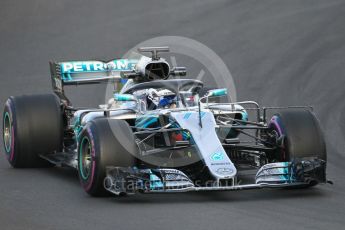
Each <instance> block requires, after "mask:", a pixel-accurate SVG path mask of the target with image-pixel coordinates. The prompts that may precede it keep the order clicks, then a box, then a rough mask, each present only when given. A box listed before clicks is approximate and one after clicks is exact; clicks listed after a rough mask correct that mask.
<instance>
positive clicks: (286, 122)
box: [268, 110, 327, 161]
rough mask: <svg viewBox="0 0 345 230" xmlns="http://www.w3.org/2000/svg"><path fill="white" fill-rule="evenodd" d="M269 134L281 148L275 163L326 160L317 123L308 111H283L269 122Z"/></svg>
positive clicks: (324, 146)
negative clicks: (270, 133) (297, 160)
mask: <svg viewBox="0 0 345 230" xmlns="http://www.w3.org/2000/svg"><path fill="white" fill-rule="evenodd" d="M268 126H269V128H270V129H271V132H273V133H275V134H274V135H275V136H276V139H277V140H279V139H280V140H279V142H280V144H281V146H280V148H278V150H277V151H276V155H275V157H274V158H275V160H276V161H294V160H296V159H303V158H318V159H321V160H324V161H326V160H327V151H326V144H325V140H324V137H323V133H322V131H321V128H320V124H319V121H318V120H317V118H316V117H315V115H314V114H313V113H312V112H310V111H309V110H285V111H281V112H280V113H277V114H275V115H274V116H273V117H272V119H271V121H270V122H269V125H268Z"/></svg>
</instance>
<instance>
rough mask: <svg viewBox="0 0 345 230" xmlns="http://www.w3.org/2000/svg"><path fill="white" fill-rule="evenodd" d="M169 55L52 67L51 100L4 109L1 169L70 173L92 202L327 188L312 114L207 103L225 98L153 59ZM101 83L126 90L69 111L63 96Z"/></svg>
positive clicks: (32, 99)
mask: <svg viewBox="0 0 345 230" xmlns="http://www.w3.org/2000/svg"><path fill="white" fill-rule="evenodd" d="M167 51H169V48H168V47H144V48H139V52H140V53H144V52H150V53H152V56H151V57H149V56H150V55H148V56H144V55H141V56H140V58H136V59H115V60H112V61H110V62H101V61H75V62H51V63H50V68H51V77H52V85H53V91H54V94H44V95H24V96H14V97H10V98H9V99H8V100H7V102H6V104H5V109H4V113H3V141H4V147H5V152H6V156H7V159H8V161H9V163H10V164H11V165H12V166H13V167H14V168H22V167H46V166H54V165H57V166H70V167H73V168H75V169H77V170H78V174H79V178H80V182H81V185H82V186H83V188H84V190H85V191H86V192H87V193H89V194H90V195H92V196H100V195H103V194H107V193H109V192H110V193H113V194H116V195H121V194H135V193H137V192H141V193H156V192H187V191H210V190H212V191H214V190H240V189H258V188H285V187H293V188H295V187H310V186H314V185H316V184H319V183H325V182H326V161H327V157H326V156H327V154H326V146H325V141H324V137H323V134H322V131H321V129H320V125H319V122H318V120H317V118H316V117H315V115H314V113H313V112H312V108H311V107H297V106H295V107H260V106H259V105H258V104H257V103H256V102H254V101H243V102H219V101H217V100H216V101H215V99H219V97H223V96H226V95H227V89H210V90H205V88H204V87H203V83H202V82H201V81H198V80H193V79H184V78H183V76H185V75H186V69H185V68H184V67H171V66H170V64H169V63H168V62H167V61H166V60H165V59H163V58H162V57H160V55H159V54H160V52H167ZM102 82H108V83H109V82H110V83H111V84H114V85H118V84H120V83H121V82H122V83H123V84H124V85H123V87H122V88H121V90H120V91H117V92H114V94H113V97H112V98H110V99H109V101H108V102H107V103H105V104H103V105H100V106H99V108H78V107H74V106H72V103H71V102H70V100H69V99H68V98H67V97H66V95H65V92H64V87H66V86H68V85H83V84H96V83H102ZM115 88H116V87H115ZM272 111H273V112H272ZM268 114H272V116H271V117H270V119H267V116H268Z"/></svg>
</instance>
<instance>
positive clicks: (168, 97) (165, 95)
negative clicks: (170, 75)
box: [158, 89, 177, 108]
mask: <svg viewBox="0 0 345 230" xmlns="http://www.w3.org/2000/svg"><path fill="white" fill-rule="evenodd" d="M158 96H159V103H158V108H176V104H177V102H176V94H175V93H173V92H171V91H170V90H167V89H163V90H160V91H158Z"/></svg>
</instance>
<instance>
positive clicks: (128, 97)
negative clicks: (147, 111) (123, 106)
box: [114, 93, 137, 101]
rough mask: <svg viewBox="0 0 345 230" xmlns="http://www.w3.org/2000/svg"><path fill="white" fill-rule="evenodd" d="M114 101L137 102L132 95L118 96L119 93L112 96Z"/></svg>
mask: <svg viewBox="0 0 345 230" xmlns="http://www.w3.org/2000/svg"><path fill="white" fill-rule="evenodd" d="M114 100H115V101H137V99H136V98H135V96H133V95H132V94H120V93H115V94H114Z"/></svg>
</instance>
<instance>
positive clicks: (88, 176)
mask: <svg viewBox="0 0 345 230" xmlns="http://www.w3.org/2000/svg"><path fill="white" fill-rule="evenodd" d="M113 131H114V132H113ZM137 151H138V148H137V145H136V143H135V140H134V135H133V133H132V130H131V128H130V127H129V125H128V123H127V122H126V121H123V120H114V119H106V118H101V119H97V120H94V121H91V122H89V123H88V124H87V125H86V127H85V128H84V130H83V131H82V133H81V135H80V138H79V144H78V174H79V179H80V183H81V185H82V186H83V188H84V190H85V191H86V192H87V193H88V194H90V195H91V196H103V195H106V194H109V193H108V192H107V191H106V190H105V188H104V178H105V176H106V167H107V166H116V167H133V166H135V163H136V158H135V155H136V154H137Z"/></svg>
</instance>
